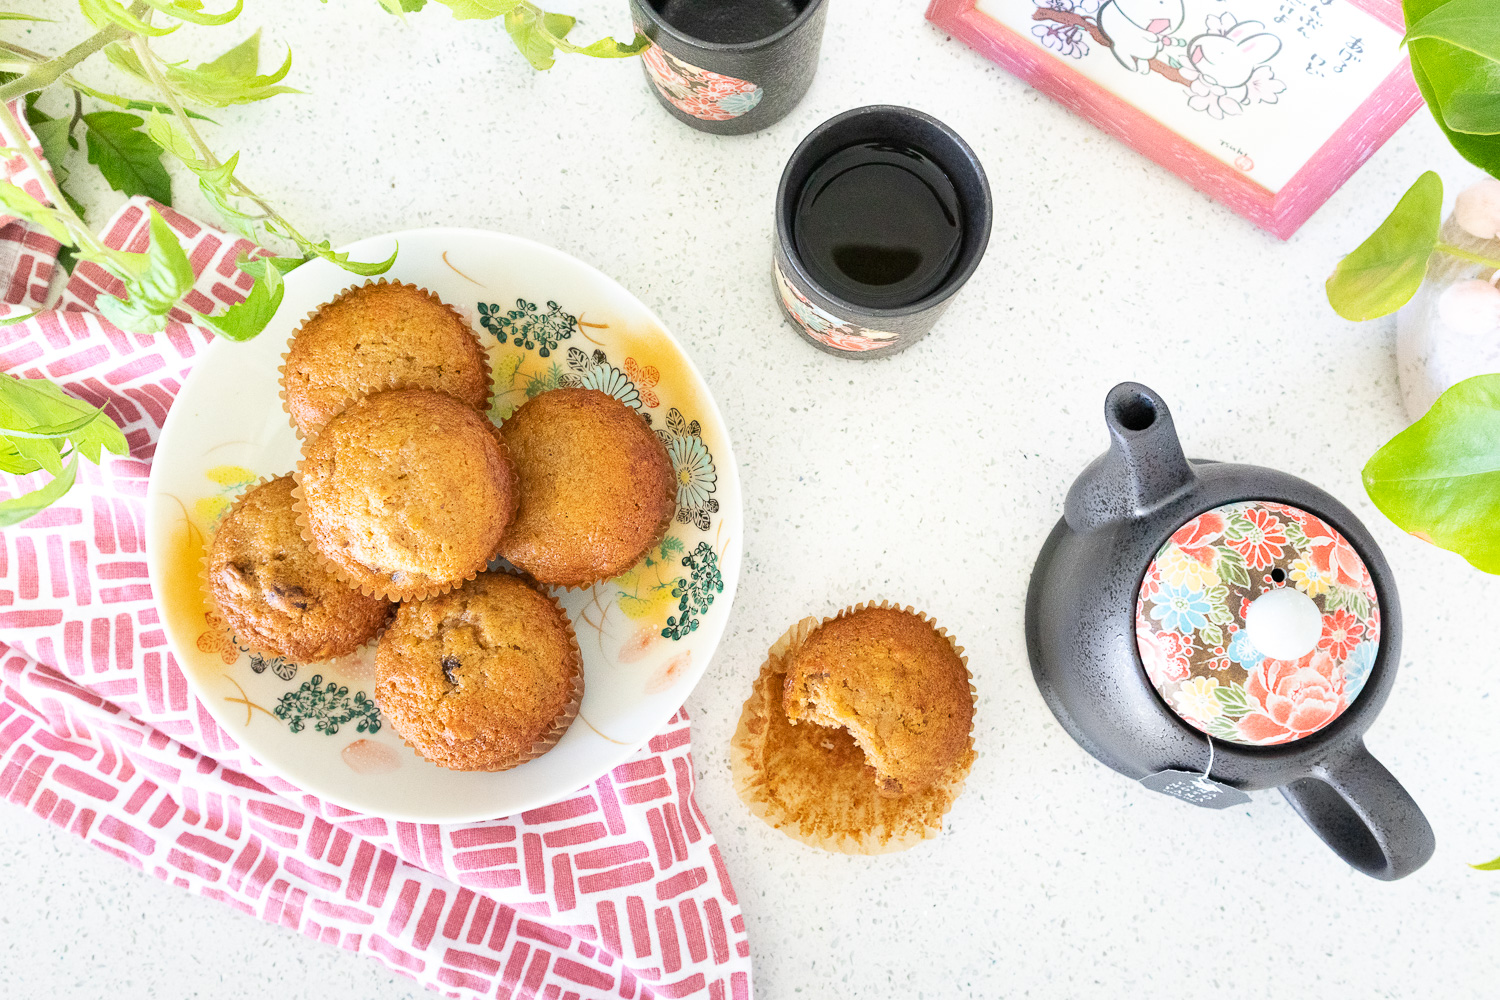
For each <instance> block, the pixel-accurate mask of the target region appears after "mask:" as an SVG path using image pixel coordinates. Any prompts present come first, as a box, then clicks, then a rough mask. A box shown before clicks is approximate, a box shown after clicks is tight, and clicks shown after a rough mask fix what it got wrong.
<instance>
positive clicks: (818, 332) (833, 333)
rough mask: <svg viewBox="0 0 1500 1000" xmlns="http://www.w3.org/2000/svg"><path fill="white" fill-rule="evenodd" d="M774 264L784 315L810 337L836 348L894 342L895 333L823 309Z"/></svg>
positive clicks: (862, 347)
mask: <svg viewBox="0 0 1500 1000" xmlns="http://www.w3.org/2000/svg"><path fill="white" fill-rule="evenodd" d="M774 267H775V271H776V291H777V292H778V293H780V295H781V304H782V305H783V306H785V307H786V311H787V315H788V316H790V317H791V318H792V320H793V321H794V322H795V323H796V324H797V325H798V326H800V327H801V328H802V329H803V331H804V332H806V333H807V335H808V336H809V337H811V338H813V339H814V340H816V341H818V342H819V343H821V344H827V345H828V346H829V347H832V348H833V349H834V350H838V351H873V350H875V349H876V348H879V347H890V346H891V345H892V344H894V343H895V342H896V339H897V335H896V334H894V333H887V332H885V331H884V330H868V329H866V328H864V327H862V326H855V325H854V324H853V323H848V322H845V321H844V320H841V319H839V318H838V317H837V316H835V315H833V314H832V313H830V312H828V311H827V310H826V309H821V308H819V307H818V306H815V305H813V304H812V303H811V302H809V301H808V300H807V297H806V296H804V295H803V294H802V293H801V292H799V291H797V289H795V288H793V287H792V283H791V282H790V281H788V280H786V275H785V274H783V273H782V271H781V264H780V263H777V264H775V265H774Z"/></svg>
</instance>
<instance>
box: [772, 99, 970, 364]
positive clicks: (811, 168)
mask: <svg viewBox="0 0 1500 1000" xmlns="http://www.w3.org/2000/svg"><path fill="white" fill-rule="evenodd" d="M992 214H993V209H992V206H991V202H990V186H989V181H988V180H987V179H986V178H985V174H984V168H983V167H982V166H980V164H979V158H978V157H977V156H975V155H974V151H973V150H972V149H970V148H969V145H968V143H966V142H964V141H963V139H961V138H959V136H958V134H957V133H956V132H954V131H953V130H952V129H951V128H949V127H948V126H947V125H944V124H943V123H942V122H940V121H938V120H937V119H936V118H933V117H932V116H931V115H926V114H923V113H922V112H920V111H913V110H912V109H911V108H901V107H895V106H891V105H872V106H870V107H866V108H855V109H854V110H852V111H845V112H844V113H843V114H841V115H837V116H835V117H833V118H830V119H829V120H828V121H826V122H824V123H823V124H822V125H819V126H818V127H817V128H815V129H813V131H812V132H811V133H810V134H809V135H808V137H807V138H806V139H804V140H802V144H801V145H800V146H798V147H797V149H796V151H795V152H794V153H792V158H791V159H790V160H789V161H787V165H786V169H785V170H784V171H783V172H782V175H781V187H780V189H779V190H778V191H777V192H776V255H775V264H774V273H773V276H774V280H775V285H776V293H777V297H778V299H779V301H780V304H781V307H782V311H783V312H784V313H785V314H786V317H787V319H788V320H790V321H791V323H792V324H793V325H794V326H795V327H796V328H797V330H798V332H799V333H801V334H802V335H803V337H804V338H806V339H807V340H808V341H809V342H810V343H812V344H813V346H815V347H817V348H818V349H819V350H823V351H826V352H828V353H829V354H837V355H840V356H842V357H854V358H875V357H883V356H885V355H887V354H895V353H896V352H897V351H900V350H903V349H905V348H907V347H910V346H911V345H912V344H914V343H916V342H917V341H918V340H920V339H921V338H922V337H924V336H926V334H927V332H928V331H929V330H930V329H932V325H933V324H934V323H936V322H937V319H938V317H939V316H941V315H942V314H943V311H944V310H946V309H947V308H948V304H949V303H950V302H951V301H952V300H953V296H954V295H955V294H957V292H958V290H959V289H960V288H962V287H963V284H964V282H966V281H968V280H969V276H970V275H972V274H973V273H974V269H975V268H976V267H978V266H979V261H980V258H982V257H983V256H984V251H985V247H987V246H988V245H989V240H990V221H991V216H992Z"/></svg>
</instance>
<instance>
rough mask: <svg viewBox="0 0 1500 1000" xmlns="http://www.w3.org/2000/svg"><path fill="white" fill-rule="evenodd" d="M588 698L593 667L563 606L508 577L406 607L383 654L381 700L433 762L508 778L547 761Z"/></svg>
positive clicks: (490, 576) (487, 576)
mask: <svg viewBox="0 0 1500 1000" xmlns="http://www.w3.org/2000/svg"><path fill="white" fill-rule="evenodd" d="M582 699H583V658H582V656H580V654H579V652H578V643H577V640H576V639H575V638H574V635H573V628H572V626H571V625H570V624H569V623H568V619H567V616H565V615H564V614H563V612H562V609H561V608H559V607H558V606H557V604H556V602H555V601H553V600H552V599H551V598H550V597H548V596H546V595H545V594H542V593H540V592H539V591H537V590H536V589H534V588H533V587H531V586H530V585H528V584H527V583H526V582H525V581H523V580H522V579H520V578H519V577H516V576H511V575H509V574H506V573H481V574H480V575H479V576H477V577H475V578H474V579H473V580H470V581H469V582H468V583H466V584H464V585H463V586H462V587H460V588H458V589H457V590H453V591H449V592H448V593H446V594H441V595H439V596H437V597H429V598H426V599H424V600H420V601H412V602H410V603H407V604H403V605H401V609H400V610H399V611H398V612H397V613H396V620H395V622H394V623H392V625H391V627H390V629H389V630H388V631H387V632H386V633H385V635H384V637H382V639H381V640H380V648H379V649H378V650H377V651H376V654H375V701H376V702H377V703H378V704H379V705H380V710H381V711H382V712H383V713H385V716H386V718H388V719H390V720H391V725H393V726H395V728H396V732H398V733H400V734H401V737H402V738H403V739H404V740H406V742H407V743H408V744H410V745H411V747H412V749H414V750H416V751H417V753H419V754H421V755H422V756H423V757H425V758H426V759H427V760H430V761H432V762H433V763H434V764H438V765H441V766H442V767H447V768H451V769H453V770H455V771H504V770H506V769H508V768H512V767H515V766H516V765H517V764H521V763H524V762H526V761H528V760H531V759H533V758H535V757H539V756H541V755H542V754H543V753H545V752H546V751H547V750H549V749H551V747H552V745H553V744H555V743H556V742H557V741H558V740H559V739H560V738H561V737H562V734H563V733H564V732H565V731H567V728H568V725H569V724H570V723H571V722H572V721H573V718H574V717H575V716H576V715H577V714H578V705H579V703H580V702H581V701H582Z"/></svg>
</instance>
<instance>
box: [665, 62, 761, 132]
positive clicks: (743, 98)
mask: <svg viewBox="0 0 1500 1000" xmlns="http://www.w3.org/2000/svg"><path fill="white" fill-rule="evenodd" d="M641 61H642V62H643V63H644V64H645V66H646V73H647V74H648V75H649V76H650V77H651V82H652V83H653V84H654V85H655V86H656V89H657V91H658V92H660V93H661V96H662V97H664V98H666V99H667V100H668V101H669V102H671V104H672V106H673V107H674V108H676V109H677V110H678V111H681V112H684V113H685V114H689V115H692V116H693V117H694V118H697V119H699V120H701V121H706V122H727V121H731V120H733V119H735V118H738V117H739V116H740V115H743V114H745V113H746V112H748V111H750V110H751V109H752V108H754V107H755V106H756V105H757V104H759V103H760V99H761V97H763V96H764V95H765V91H763V90H762V89H761V88H760V87H758V86H756V85H755V84H753V83H751V82H750V81H749V80H741V79H739V78H738V77H734V76H726V75H724V74H723V73H715V72H714V71H713V70H707V69H703V68H702V67H700V66H694V65H693V64H692V63H687V62H683V61H682V60H681V59H678V58H677V57H676V56H674V55H672V54H671V53H670V52H668V51H666V50H665V49H663V48H662V47H661V46H660V45H657V44H655V43H652V45H651V46H650V47H649V48H648V49H646V51H645V52H643V53H641Z"/></svg>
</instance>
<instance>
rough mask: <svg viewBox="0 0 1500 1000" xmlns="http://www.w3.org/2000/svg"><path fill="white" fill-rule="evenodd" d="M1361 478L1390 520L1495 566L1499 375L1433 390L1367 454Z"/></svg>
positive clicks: (1498, 556)
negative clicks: (1433, 395)
mask: <svg viewBox="0 0 1500 1000" xmlns="http://www.w3.org/2000/svg"><path fill="white" fill-rule="evenodd" d="M1364 482H1365V491H1366V492H1367V493H1369V494H1370V499H1371V500H1373V501H1375V506H1377V507H1379V508H1380V509H1381V511H1382V512H1383V513H1384V514H1385V516H1386V517H1388V518H1390V519H1391V520H1392V521H1394V522H1396V524H1397V526H1399V527H1400V528H1402V529H1403V530H1405V531H1408V532H1410V533H1411V534H1413V535H1416V536H1417V537H1418V538H1421V539H1423V540H1424V541H1428V542H1431V543H1432V544H1434V545H1437V546H1439V547H1441V548H1445V549H1449V550H1451V551H1453V552H1457V553H1458V554H1459V555H1461V556H1463V557H1464V558H1465V559H1467V560H1468V561H1469V562H1471V563H1473V564H1474V566H1476V567H1477V568H1479V569H1481V570H1483V571H1484V572H1486V573H1500V532H1497V531H1496V530H1495V524H1496V523H1497V519H1500V375H1476V376H1474V377H1473V378H1470V379H1465V380H1464V381H1462V382H1460V383H1458V384H1457V385H1455V386H1453V387H1452V388H1451V389H1449V390H1448V391H1447V392H1445V393H1443V394H1442V395H1441V396H1439V397H1438V399H1437V402H1435V403H1433V404H1432V409H1430V410H1428V411H1427V413H1426V415H1425V416H1423V417H1422V419H1420V420H1418V421H1417V422H1416V423H1414V424H1412V425H1411V426H1410V427H1408V428H1406V430H1404V431H1402V432H1401V433H1400V434H1397V435H1396V436H1395V437H1393V438H1391V440H1389V441H1387V442H1386V444H1385V446H1384V447H1383V448H1381V449H1380V450H1379V451H1377V452H1376V453H1375V454H1374V456H1372V457H1371V459H1370V461H1369V462H1367V463H1366V464H1365V468H1364Z"/></svg>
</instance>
